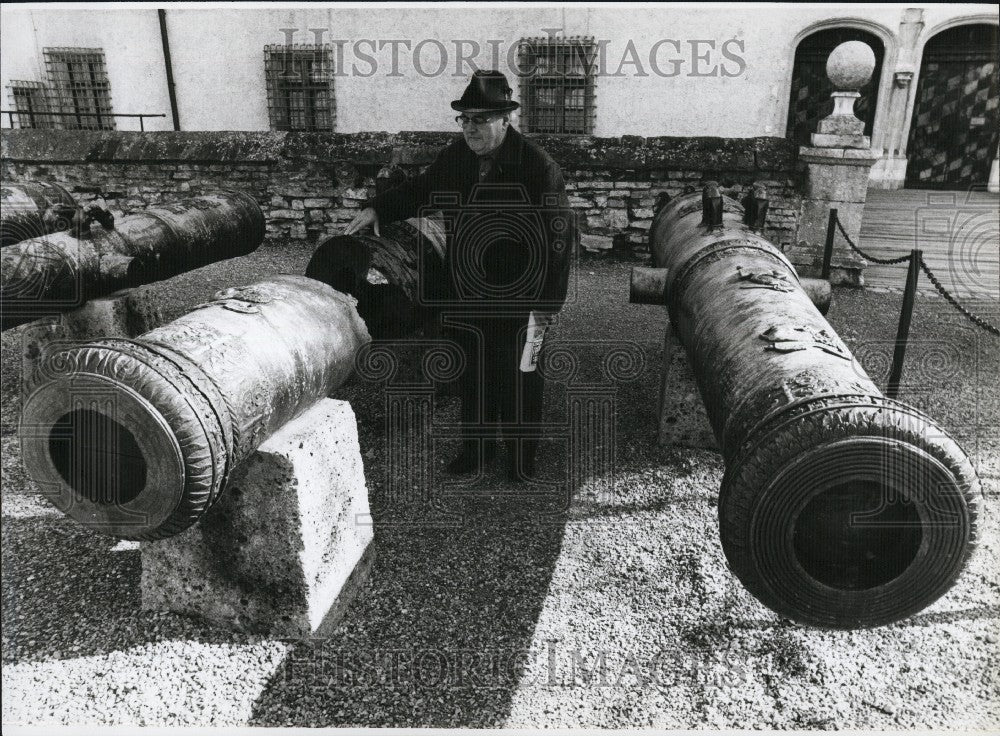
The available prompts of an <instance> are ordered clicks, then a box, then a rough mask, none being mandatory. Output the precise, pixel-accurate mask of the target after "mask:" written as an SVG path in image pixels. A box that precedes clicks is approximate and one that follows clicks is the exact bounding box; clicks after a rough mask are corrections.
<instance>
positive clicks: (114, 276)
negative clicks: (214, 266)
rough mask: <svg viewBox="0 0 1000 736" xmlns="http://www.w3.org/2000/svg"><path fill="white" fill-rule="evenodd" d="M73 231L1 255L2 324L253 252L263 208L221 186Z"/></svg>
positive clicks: (26, 243)
mask: <svg viewBox="0 0 1000 736" xmlns="http://www.w3.org/2000/svg"><path fill="white" fill-rule="evenodd" d="M108 224H109V225H110V227H107V228H106V227H103V226H101V225H97V224H95V225H94V226H93V227H89V226H88V228H87V229H86V230H84V231H80V230H79V229H74V230H71V231H70V232H58V233H52V234H49V235H45V236H43V237H38V238H33V239H31V240H26V241H23V242H21V243H18V244H16V245H12V246H9V247H7V248H4V249H3V251H2V253H0V269H2V271H0V305H2V307H3V316H2V322H3V325H2V326H3V329H7V328H9V327H13V326H15V325H18V324H21V323H23V322H29V321H31V320H33V319H37V318H38V317H41V316H45V315H50V314H56V313H59V312H62V311H66V310H69V309H74V308H76V307H79V306H81V305H82V304H83V303H84V302H86V301H87V300H89V299H93V298H94V297H98V296H104V295H106V294H110V293H112V292H114V291H117V290H119V289H123V288H127V287H132V286H138V285H140V284H146V283H150V282H152V281H159V280H162V279H167V278H170V277H172V276H176V275H177V274H179V273H183V272H185V271H190V270H193V269H195V268H199V267H201V266H205V265H207V264H209V263H214V262H215V261H220V260H223V259H226V258H233V257H235V256H241V255H245V254H247V253H251V252H253V251H254V250H255V249H256V248H257V246H259V245H260V244H261V243H262V242H263V240H264V214H263V212H262V211H261V209H260V207H259V206H258V205H257V203H256V202H255V201H254V199H253V198H252V197H250V196H249V195H247V194H244V193H242V192H224V193H220V194H209V195H204V196H200V197H192V198H190V199H185V200H181V201H179V202H175V203H173V204H167V205H160V206H157V207H150V208H149V209H147V210H144V211H143V212H139V213H136V214H133V215H128V216H127V217H123V218H121V219H120V220H119V221H118V222H113V223H108Z"/></svg>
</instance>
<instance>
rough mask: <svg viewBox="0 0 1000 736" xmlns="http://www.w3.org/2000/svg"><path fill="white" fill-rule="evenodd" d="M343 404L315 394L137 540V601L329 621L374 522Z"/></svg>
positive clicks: (363, 566)
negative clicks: (182, 510) (171, 528)
mask: <svg viewBox="0 0 1000 736" xmlns="http://www.w3.org/2000/svg"><path fill="white" fill-rule="evenodd" d="M370 518H371V517H370V512H369V507H368V491H367V488H366V486H365V479H364V467H363V465H362V461H361V452H360V448H359V446H358V434H357V426H356V422H355V418H354V412H353V411H352V410H351V407H350V405H349V404H348V403H347V402H345V401H335V400H332V399H324V400H323V401H321V402H319V403H318V404H317V405H316V406H314V407H313V408H311V409H310V410H309V411H307V412H306V413H305V414H303V415H302V416H300V417H298V418H297V419H294V420H293V421H291V422H289V423H288V424H287V425H285V426H284V427H283V428H282V429H281V430H279V431H278V432H277V433H276V434H275V435H273V436H272V437H271V438H270V439H268V440H267V441H266V442H265V443H264V444H262V445H261V446H260V448H259V449H258V450H257V451H256V452H255V453H254V454H253V455H252V456H251V457H250V458H249V459H248V460H247V461H246V462H244V463H243V464H242V465H241V466H240V467H239V468H237V469H236V471H235V474H234V476H233V478H232V479H231V481H230V482H229V485H228V487H227V488H226V489H225V491H224V492H223V495H222V497H221V498H220V499H219V501H218V502H217V503H216V504H215V505H214V506H213V507H212V508H211V509H209V511H208V512H207V513H206V514H205V516H204V517H203V518H202V520H201V521H200V522H199V523H198V524H196V525H195V526H193V527H191V528H190V529H188V530H186V531H185V532H183V533H181V534H179V535H177V536H175V537H171V538H169V539H165V540H160V541H156V542H146V543H143V544H142V545H140V550H141V558H142V606H143V608H145V609H151V610H160V611H164V610H165V611H174V612H177V613H184V614H190V615H195V616H199V617H201V618H204V619H206V620H208V621H210V622H212V623H214V624H217V625H219V626H223V627H226V628H230V629H236V630H239V631H247V632H253V633H260V634H266V635H269V636H273V637H288V638H298V637H308V636H317V635H324V634H326V633H328V632H330V631H332V630H333V629H334V628H336V626H337V625H338V623H339V621H340V620H341V618H342V617H343V614H344V611H345V610H346V608H347V606H348V605H349V603H350V602H351V600H353V598H354V596H355V595H356V593H357V592H358V590H360V588H361V587H362V586H363V584H364V582H365V581H366V580H367V577H368V573H369V569H370V564H371V552H370V550H371V549H372V547H371V542H372V538H373V530H372V527H371V523H370Z"/></svg>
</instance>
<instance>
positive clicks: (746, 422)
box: [650, 193, 981, 628]
mask: <svg viewBox="0 0 1000 736" xmlns="http://www.w3.org/2000/svg"><path fill="white" fill-rule="evenodd" d="M709 199H711V198H709ZM710 204H714V203H713V202H710ZM717 208H718V206H717V205H716V206H714V207H712V208H711V210H710V211H709V212H707V213H705V212H703V203H702V194H701V193H695V194H690V195H686V196H682V197H679V198H677V199H674V200H672V201H670V202H669V203H667V204H666V205H665V206H664V207H663V208H662V209H661V210H660V211H659V212H658V213H657V214H656V216H655V217H654V221H653V224H652V228H651V234H650V248H651V250H652V254H653V261H654V264H655V265H656V266H658V267H662V268H666V270H667V274H668V279H667V283H666V288H665V292H666V300H667V307H668V310H669V314H670V321H671V323H672V325H673V326H674V328H675V330H676V332H677V334H678V337H679V339H680V341H681V343H682V344H683V346H684V348H685V350H686V351H687V355H688V359H689V361H690V363H691V366H692V368H693V372H694V375H695V377H696V380H697V383H698V388H699V392H700V394H701V396H702V399H703V400H704V403H705V407H706V409H707V412H708V417H709V421H710V422H711V425H712V429H713V431H714V433H715V436H716V438H717V440H718V443H719V447H720V448H721V451H722V454H723V458H724V460H725V464H726V472H725V475H724V477H723V481H722V488H721V491H720V497H719V526H720V533H721V536H722V546H723V549H724V551H725V554H726V557H727V559H728V561H729V565H730V566H731V568H732V570H733V572H734V573H735V574H736V576H737V577H738V578H739V579H740V581H742V583H743V584H744V585H745V586H746V587H747V589H749V591H750V592H751V593H753V594H754V595H755V596H756V597H757V598H758V599H759V600H761V601H762V602H763V603H764V604H765V605H767V606H768V607H770V608H772V609H773V610H775V611H776V612H778V613H779V614H782V615H784V616H787V617H789V618H792V619H794V620H796V621H799V622H802V623H806V624H811V625H815V626H820V627H827V628H855V627H867V626H877V625H881V624H886V623H890V622H893V621H896V620H899V619H902V618H905V617H907V616H909V615H911V614H913V613H915V612H917V611H919V610H921V609H922V608H924V607H925V606H927V605H929V604H930V603H932V602H933V601H935V600H936V599H937V598H938V597H940V596H941V595H942V594H944V593H945V591H947V590H948V589H949V588H950V587H951V585H952V584H953V583H954V581H955V580H956V578H957V577H958V575H959V574H960V573H961V571H962V569H963V567H964V566H965V564H966V561H967V559H968V557H969V555H970V554H971V552H972V549H973V547H974V545H975V541H976V524H977V508H978V503H979V496H980V495H981V492H980V485H979V480H978V478H977V476H976V473H975V470H974V469H973V466H972V464H971V463H970V461H969V458H968V457H967V456H966V454H965V452H964V451H963V450H962V449H961V448H960V447H959V445H958V444H957V443H956V442H955V441H954V440H953V439H952V438H951V437H950V436H949V435H948V433H947V432H946V431H945V430H944V429H942V428H941V427H939V426H938V425H936V424H935V423H934V421H933V420H932V419H931V418H929V417H928V416H926V415H925V414H923V413H921V412H920V411H918V410H917V409H915V408H913V407H910V406H908V405H906V404H904V403H902V402H900V401H895V400H892V399H888V398H886V397H884V396H883V395H882V393H881V392H880V391H879V390H878V388H877V387H876V386H875V384H874V383H873V382H872V380H871V379H870V378H869V377H868V375H867V374H866V373H865V372H864V370H863V369H862V368H861V366H860V365H859V364H858V362H857V361H856V360H855V359H854V358H853V356H852V355H851V353H850V352H849V351H848V349H847V347H846V346H845V345H844V343H843V342H842V341H841V339H840V338H839V337H838V335H837V334H836V332H834V330H833V328H832V327H831V326H830V325H829V323H828V322H827V321H826V320H825V319H824V318H823V316H822V315H821V314H820V313H819V312H818V311H817V309H816V308H815V307H814V306H813V304H812V303H811V302H810V299H809V298H808V296H807V295H806V294H805V292H804V291H803V290H802V288H801V287H800V285H799V280H798V277H797V275H796V273H795V270H794V268H793V267H792V265H791V264H790V263H789V262H788V260H787V259H786V258H785V256H784V255H783V254H782V253H781V251H780V250H779V249H778V248H777V247H775V246H774V245H773V244H772V243H770V242H769V241H767V240H766V239H765V238H763V237H761V236H760V235H759V234H757V233H755V232H753V231H752V230H751V229H750V228H748V227H747V226H746V225H744V224H743V223H742V222H741V215H742V214H743V213H742V208H741V207H740V205H739V204H738V203H736V202H735V201H733V200H731V199H729V198H728V197H725V198H724V201H723V203H722V213H721V222H720V221H719V213H717V212H716V211H715V210H716V209H717Z"/></svg>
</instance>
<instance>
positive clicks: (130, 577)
mask: <svg viewBox="0 0 1000 736" xmlns="http://www.w3.org/2000/svg"><path fill="white" fill-rule="evenodd" d="M0 546H2V550H3V574H4V584H3V646H2V653H3V656H2V661H3V663H4V664H5V665H6V664H14V663H20V662H30V661H41V660H51V659H73V658H77V657H85V656H92V655H101V654H107V653H110V652H116V651H123V650H126V649H129V648H132V647H136V646H141V645H143V644H148V643H152V642H157V641H167V640H193V641H200V642H205V643H226V642H229V643H232V642H234V641H247V640H250V637H249V636H246V635H239V634H235V635H234V634H233V633H232V632H229V631H225V630H222V629H217V628H214V627H211V626H208V625H206V624H202V623H201V622H199V621H197V620H195V619H189V618H186V617H184V616H176V615H169V614H159V613H154V612H148V611H143V610H142V609H141V596H140V589H139V578H140V574H141V571H140V562H139V550H138V549H137V548H133V546H132V545H121V546H119V541H118V540H117V539H112V538H111V537H106V536H103V535H100V534H96V533H94V532H90V531H88V530H86V529H84V528H83V527H81V526H79V525H77V524H76V523H75V522H73V521H71V520H69V519H67V518H63V517H44V516H43V517H38V516H33V517H28V518H5V519H4V520H3V530H2V542H0ZM116 548H118V551H116ZM258 638H259V637H258Z"/></svg>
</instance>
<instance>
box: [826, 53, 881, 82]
mask: <svg viewBox="0 0 1000 736" xmlns="http://www.w3.org/2000/svg"><path fill="white" fill-rule="evenodd" d="M873 71H875V52H874V51H872V47H871V46H869V45H868V44H866V43H865V42H864V41H845V42H844V43H842V44H840V45H839V46H838V47H837V48H835V49H834V50H833V51H832V52H831V53H830V57H829V58H828V59H827V60H826V76H827V77H829V79H830V81H831V82H832V83H833V86H834V89H837V90H841V91H846V92H857V91H858V90H859V89H861V87H862V86H863V85H864V84H865V83H866V82H867V81H868V80H869V79H871V78H872V72H873Z"/></svg>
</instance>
